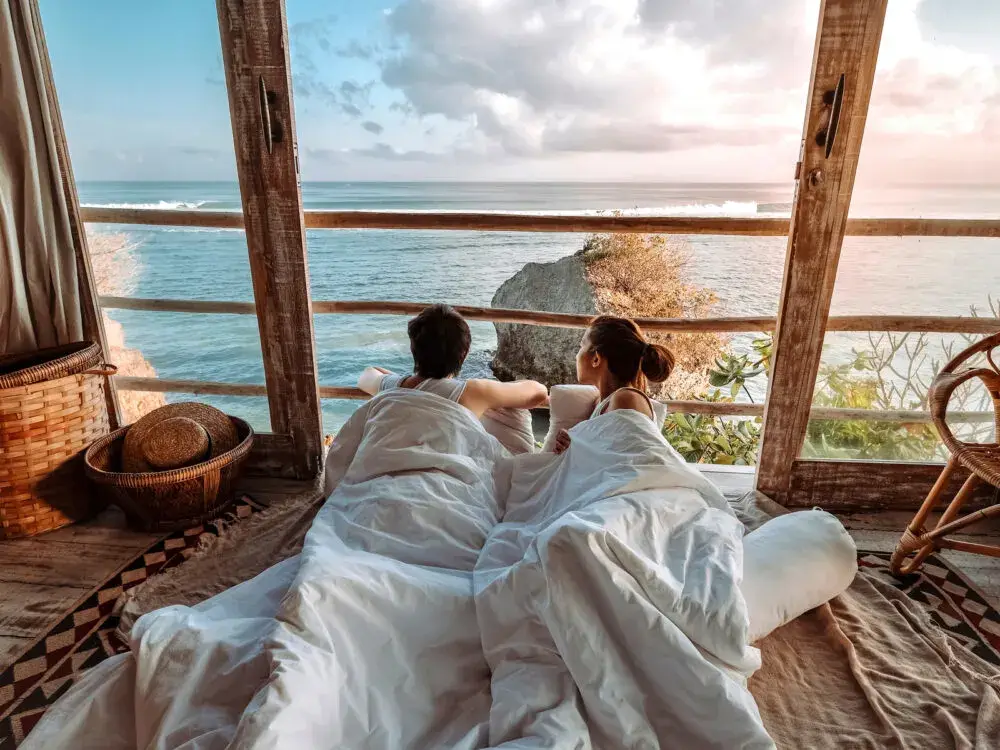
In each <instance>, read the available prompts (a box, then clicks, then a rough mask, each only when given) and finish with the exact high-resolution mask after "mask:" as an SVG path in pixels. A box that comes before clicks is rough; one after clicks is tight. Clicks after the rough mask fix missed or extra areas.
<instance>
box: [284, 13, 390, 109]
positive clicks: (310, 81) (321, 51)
mask: <svg viewBox="0 0 1000 750" xmlns="http://www.w3.org/2000/svg"><path fill="white" fill-rule="evenodd" d="M336 22H337V17H336V16H326V17H323V18H319V19H314V20H310V21H300V22H297V23H294V24H292V25H291V26H290V27H289V29H288V34H289V39H290V42H289V44H290V47H291V59H292V84H293V87H294V91H295V96H296V97H297V98H299V99H302V100H305V101H316V102H319V103H320V104H322V105H324V106H326V107H331V108H333V109H335V110H337V111H339V112H341V113H343V114H345V115H347V116H348V117H350V118H352V119H360V118H362V117H363V116H364V114H365V113H366V112H367V111H369V110H370V109H371V93H372V89H373V87H374V86H375V83H376V82H375V81H368V82H367V83H358V82H357V81H354V80H343V81H340V82H339V83H331V82H330V81H329V80H328V77H327V74H326V71H327V70H328V68H329V65H328V63H329V60H330V58H331V56H333V55H335V54H336V55H339V56H341V57H345V56H361V55H362V54H363V53H364V54H367V53H369V52H370V53H371V54H374V48H373V47H372V48H366V47H364V46H363V45H360V44H358V43H354V42H352V44H350V45H348V46H347V48H344V49H337V50H336V51H334V48H333V43H332V41H331V40H332V38H333V25H334V24H335V23H336ZM345 52H346V53H348V54H342V53H345Z"/></svg>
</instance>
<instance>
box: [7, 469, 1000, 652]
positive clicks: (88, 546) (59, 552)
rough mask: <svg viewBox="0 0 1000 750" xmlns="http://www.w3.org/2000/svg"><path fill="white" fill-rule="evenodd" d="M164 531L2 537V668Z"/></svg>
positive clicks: (998, 527) (881, 543) (992, 586)
mask: <svg viewBox="0 0 1000 750" xmlns="http://www.w3.org/2000/svg"><path fill="white" fill-rule="evenodd" d="M704 474H705V475H706V476H707V477H708V478H709V479H711V480H712V481H713V482H714V483H715V484H716V485H717V486H718V487H719V488H720V489H721V490H722V492H723V493H724V494H725V495H726V496H727V497H728V498H731V499H735V498H737V497H740V496H741V495H743V494H744V493H746V492H747V491H749V490H750V489H752V486H753V472H752V471H750V470H746V469H738V468H730V467H711V468H708V467H706V468H705V469H704ZM318 491H319V490H318V489H317V488H316V487H314V486H305V487H304V486H303V485H301V484H291V483H288V482H283V481H281V480H265V479H259V478H257V479H254V480H253V481H249V482H247V483H245V485H244V486H242V487H241V488H240V493H247V494H250V495H251V496H252V497H253V498H254V499H255V500H256V501H258V502H261V503H263V504H265V505H266V504H269V503H270V502H273V501H274V500H276V499H279V498H285V497H288V496H289V495H291V494H303V495H313V496H315V494H316V493H317V492H318ZM909 518H910V516H909V514H906V513H898V512H897V513H875V514H873V513H859V514H848V515H844V516H841V520H842V521H843V522H844V525H845V526H846V527H847V528H848V530H849V531H850V532H851V536H853V537H854V539H855V540H856V541H857V543H858V546H859V547H861V548H863V549H870V550H874V551H882V550H891V549H892V547H893V546H894V545H895V543H896V540H897V539H898V538H899V534H900V531H901V530H902V529H903V528H904V527H905V525H906V524H907V522H908V521H909ZM973 532H974V533H973V534H972V535H969V536H967V537H957V538H966V539H969V540H970V541H978V542H985V543H997V542H1000V524H993V525H991V526H982V525H981V526H979V527H976V528H973ZM161 536H162V535H159V534H146V533H142V532H136V531H130V530H129V529H128V528H126V526H125V519H124V516H123V515H122V514H121V511H119V510H118V509H117V508H109V509H108V510H106V511H105V512H104V513H102V514H101V515H100V516H98V517H97V518H95V519H93V520H91V521H89V522H87V523H82V524H76V525H74V526H68V527H66V528H63V529H59V530H58V531H53V532H51V533H49V534H44V535H42V536H40V537H35V538H34V539H23V540H11V541H5V542H0V670H2V669H4V668H6V666H7V665H9V664H10V663H11V662H12V661H13V660H14V659H16V658H17V657H18V656H19V655H20V654H21V653H23V652H24V651H25V650H26V649H27V648H28V646H30V645H31V643H32V642H33V641H34V640H35V639H37V638H38V637H39V636H40V635H42V634H43V633H45V632H47V631H48V629H49V628H50V627H52V626H53V625H54V624H55V623H56V622H57V621H58V620H59V619H60V617H62V616H64V615H65V614H66V612H68V611H69V610H71V609H72V608H73V607H74V605H76V604H77V603H78V602H80V601H82V600H83V599H85V598H86V597H87V596H88V595H89V594H90V593H92V591H93V590H94V588H95V587H96V586H98V585H99V584H101V583H102V582H104V581H106V580H107V579H108V578H110V577H111V576H112V575H113V574H114V573H116V572H117V571H118V570H120V569H121V568H122V567H124V566H125V565H127V564H128V563H129V562H131V561H132V560H133V559H134V558H135V557H136V555H138V554H139V553H140V552H142V551H143V550H145V549H147V548H148V547H149V546H150V545H152V544H153V543H154V542H155V541H156V540H158V539H160V538H161ZM944 555H945V557H947V558H948V559H949V560H951V561H953V562H954V563H955V564H956V565H957V566H958V567H960V568H961V569H962V571H963V572H964V573H965V574H966V575H967V576H968V577H969V578H970V579H971V580H972V581H973V583H975V584H977V585H978V586H979V587H980V588H981V589H982V590H983V592H984V593H985V594H986V595H987V597H988V598H989V599H990V600H991V601H993V602H994V604H997V603H1000V560H998V559H995V558H987V557H981V556H978V555H969V554H965V553H959V552H950V551H949V552H945V553H944Z"/></svg>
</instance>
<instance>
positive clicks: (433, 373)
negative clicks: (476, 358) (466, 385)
mask: <svg viewBox="0 0 1000 750" xmlns="http://www.w3.org/2000/svg"><path fill="white" fill-rule="evenodd" d="M406 332H407V333H408V334H409V335H410V351H411V352H412V353H413V373H414V374H415V375H419V376H420V377H422V378H447V377H451V376H452V375H458V373H459V371H460V370H461V369H462V363H463V362H465V358H466V357H467V356H468V354H469V348H470V347H471V346H472V332H471V331H470V330H469V324H468V323H466V322H465V318H463V317H462V316H461V315H459V314H458V313H457V312H455V310H453V309H452V308H451V307H449V306H448V305H431V306H430V307H428V308H425V309H424V310H423V312H421V313H420V314H419V315H418V316H417V317H415V318H414V319H413V320H411V321H410V322H409V324H408V325H407V326H406Z"/></svg>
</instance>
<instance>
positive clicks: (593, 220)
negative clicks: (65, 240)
mask: <svg viewBox="0 0 1000 750" xmlns="http://www.w3.org/2000/svg"><path fill="white" fill-rule="evenodd" d="M81 211H82V214H83V220H84V221H85V222H89V223H95V224H140V225H147V226H186V227H205V228H211V229H242V228H243V214H242V213H241V212H240V211H207V210H175V209H150V208H107V207H103V206H84V207H83V208H82V209H81ZM304 216H305V226H306V229H413V230H437V231H473V232H576V233H594V232H597V233H601V232H639V233H643V234H702V235H742V236H748V237H784V236H787V235H788V227H789V224H790V220H789V219H782V218H764V217H752V216H751V217H746V218H743V217H692V216H618V215H613V214H607V215H603V214H602V215H595V216H551V215H549V216H546V215H537V214H512V213H467V212H462V213H459V212H455V213H440V212H407V211H305V212H304ZM847 234H849V235H852V236H856V237H994V238H997V237H1000V220H996V219H848V220H847Z"/></svg>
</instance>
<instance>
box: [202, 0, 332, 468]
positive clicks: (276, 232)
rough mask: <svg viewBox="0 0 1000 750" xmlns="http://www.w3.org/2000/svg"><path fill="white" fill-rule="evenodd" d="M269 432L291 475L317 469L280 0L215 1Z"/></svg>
mask: <svg viewBox="0 0 1000 750" xmlns="http://www.w3.org/2000/svg"><path fill="white" fill-rule="evenodd" d="M217 6H218V11H219V31H220V34H221V37H222V59H223V67H224V68H225V70H226V86H227V89H228V91H229V111H230V115H231V117H232V123H233V141H234V144H235V148H236V167H237V171H238V173H239V178H240V193H241V195H242V198H243V217H244V222H245V225H246V237H247V247H248V249H249V252H250V273H251V276H252V277H253V288H254V300H255V303H256V307H257V320H258V324H259V327H260V339H261V348H262V350H263V355H264V375H265V380H266V381H267V393H268V404H269V408H270V413H271V427H272V429H273V430H274V431H275V432H276V433H279V434H285V435H288V436H290V438H291V441H292V445H293V446H294V448H295V450H294V452H293V455H292V456H291V461H292V464H291V471H292V473H293V474H294V475H295V476H296V477H298V478H300V479H309V478H312V477H314V476H317V475H318V474H319V473H320V471H321V470H322V466H321V464H322V458H323V432H322V415H321V413H320V404H319V392H318V390H317V375H316V358H315V352H314V343H313V342H314V338H313V322H312V305H311V297H310V292H309V273H308V268H307V263H306V245H305V227H304V225H303V220H302V196H301V194H300V191H299V174H298V159H297V152H296V143H295V117H294V112H293V107H292V83H291V71H290V67H289V61H288V28H287V23H286V17H285V3H284V0H217Z"/></svg>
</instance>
